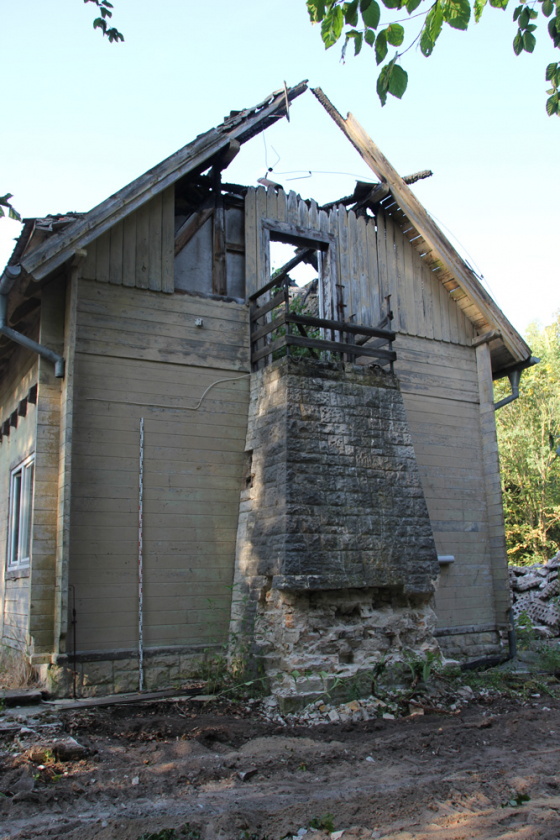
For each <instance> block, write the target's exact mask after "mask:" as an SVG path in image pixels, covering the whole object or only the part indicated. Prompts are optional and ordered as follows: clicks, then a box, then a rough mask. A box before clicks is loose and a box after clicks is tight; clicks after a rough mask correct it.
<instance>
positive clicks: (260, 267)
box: [257, 187, 295, 303]
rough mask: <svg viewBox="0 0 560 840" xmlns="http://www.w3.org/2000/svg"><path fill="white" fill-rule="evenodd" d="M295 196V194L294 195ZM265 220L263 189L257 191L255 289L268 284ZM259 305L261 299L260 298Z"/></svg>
mask: <svg viewBox="0 0 560 840" xmlns="http://www.w3.org/2000/svg"><path fill="white" fill-rule="evenodd" d="M294 195H295V193H294ZM265 218H266V190H265V188H264V187H258V189H257V289H260V288H261V287H262V286H264V285H265V283H268V280H269V276H270V275H269V273H266V266H267V264H268V254H265V251H266V250H267V248H266V246H267V244H268V237H265V236H263V225H262V220H263V219H265ZM260 302H261V303H263V302H264V301H263V299H262V298H261V301H260Z"/></svg>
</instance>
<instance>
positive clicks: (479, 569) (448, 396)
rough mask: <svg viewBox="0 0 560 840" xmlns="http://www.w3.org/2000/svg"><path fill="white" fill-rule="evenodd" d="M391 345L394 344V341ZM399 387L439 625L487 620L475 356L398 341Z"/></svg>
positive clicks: (488, 573) (489, 601)
mask: <svg viewBox="0 0 560 840" xmlns="http://www.w3.org/2000/svg"><path fill="white" fill-rule="evenodd" d="M397 342H398V343H397ZM397 342H395V347H396V348H397V350H398V353H397V362H396V364H395V371H396V373H397V375H398V376H399V379H400V382H401V389H402V392H403V397H404V403H405V408H406V412H407V417H408V422H409V426H410V430H411V434H412V440H413V444H414V451H415V453H416V459H417V461H418V465H419V468H420V474H421V479H422V487H423V490H424V494H425V496H426V501H427V504H428V511H429V514H430V520H431V522H432V527H433V529H434V537H435V541H436V546H437V550H438V554H452V555H454V557H455V563H453V564H452V565H451V566H449V567H447V568H444V569H442V571H441V575H440V582H439V586H438V590H437V593H436V613H437V616H438V623H439V625H440V626H444V627H453V626H463V625H473V624H475V625H476V624H480V625H482V624H489V623H493V622H494V621H495V618H496V617H495V610H494V597H493V579H492V563H491V556H490V545H489V538H490V535H489V531H488V511H487V500H486V480H485V468H484V463H483V450H482V436H481V425H480V405H479V383H478V371H477V363H476V352H475V350H474V349H473V348H469V347H463V346H460V345H457V346H453V345H451V344H446V343H443V342H436V341H430V340H427V339H425V338H424V339H423V338H418V337H415V336H405V335H399V336H398V339H397Z"/></svg>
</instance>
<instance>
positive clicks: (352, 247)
mask: <svg viewBox="0 0 560 840" xmlns="http://www.w3.org/2000/svg"><path fill="white" fill-rule="evenodd" d="M348 267H349V271H350V275H349V277H348V283H347V284H345V286H346V289H347V297H346V298H345V301H344V302H345V303H346V309H345V310H344V312H345V315H346V317H345V320H347V321H350V322H355V323H358V320H359V312H358V310H359V289H358V283H359V280H358V220H357V219H356V214H355V213H354V211H353V210H350V212H349V213H348Z"/></svg>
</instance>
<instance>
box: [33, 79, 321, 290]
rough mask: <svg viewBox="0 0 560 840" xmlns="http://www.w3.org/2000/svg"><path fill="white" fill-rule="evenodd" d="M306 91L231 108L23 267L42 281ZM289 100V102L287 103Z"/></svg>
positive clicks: (298, 89)
mask: <svg viewBox="0 0 560 840" xmlns="http://www.w3.org/2000/svg"><path fill="white" fill-rule="evenodd" d="M306 90H307V79H306V80H304V81H302V82H300V83H299V84H297V85H295V86H294V87H292V88H287V89H286V88H285V87H282V88H281V89H279V90H276V91H274V92H273V93H271V94H270V95H269V96H268V97H267V98H266V99H264V100H263V101H262V102H260V103H259V104H258V105H255V106H253V107H252V108H246V109H244V110H242V111H237V112H232V113H231V114H230V116H229V117H227V118H226V119H225V120H224V122H223V123H221V124H220V125H218V126H216V127H214V128H211V129H210V130H209V131H207V132H205V133H203V134H200V135H198V137H196V138H195V139H194V140H193V141H191V142H190V143H187V145H186V146H183V147H182V148H181V149H179V150H178V151H177V152H174V153H173V154H172V155H170V157H168V158H166V159H165V160H164V161H162V162H161V163H159V164H157V165H156V166H154V167H152V169H149V170H148V171H147V172H145V173H144V174H143V175H141V176H140V177H139V178H136V179H135V180H134V181H132V182H131V183H129V184H127V185H126V186H125V187H123V188H122V189H121V190H118V191H117V192H116V193H114V194H113V195H112V196H110V197H109V198H107V199H106V200H105V201H102V202H101V203H100V204H98V205H97V206H96V207H94V208H93V209H92V210H90V211H89V212H88V213H85V214H84V215H83V217H82V218H80V219H78V220H77V221H76V222H74V223H73V224H71V225H69V226H68V227H67V228H65V229H64V230H63V231H61V233H59V234H56V235H54V236H52V237H50V238H49V240H48V241H47V242H46V243H45V244H44V245H41V246H40V247H38V248H37V249H35V250H33V251H32V252H30V253H29V254H28V255H24V256H23V258H22V259H21V263H20V264H21V266H22V268H23V270H24V271H25V272H26V274H27V275H30V276H32V277H33V278H34V279H35V280H36V281H39V280H43V279H44V278H45V277H47V276H48V275H49V274H50V273H51V272H52V271H54V270H55V269H56V268H59V267H60V266H61V265H62V264H63V263H65V262H66V261H67V260H68V259H70V258H71V257H72V256H73V255H74V252H75V250H76V249H80V248H84V247H85V246H87V245H88V244H89V243H90V242H92V241H93V240H94V239H97V237H98V236H100V235H101V234H102V233H104V232H105V231H106V230H107V229H108V228H109V227H111V226H112V225H113V224H115V223H116V222H117V221H120V220H121V219H124V218H125V217H126V216H128V215H129V214H130V213H132V212H133V211H135V210H137V209H138V208H139V207H141V206H142V205H143V204H144V203H146V202H147V201H149V200H150V199H152V198H153V197H154V196H156V195H158V194H159V193H161V192H163V190H165V189H166V188H167V187H169V186H171V185H172V184H174V183H175V182H176V181H178V180H179V179H180V178H182V177H183V176H184V175H187V174H188V173H189V172H192V171H193V170H196V169H197V168H200V167H201V166H204V165H205V164H206V163H208V165H210V161H211V159H212V158H215V157H216V156H218V155H219V154H220V153H223V152H225V151H226V150H227V149H228V148H229V147H230V145H231V142H232V141H236V142H237V143H239V144H243V143H246V142H247V141H248V140H250V139H251V138H252V137H254V136H255V135H256V134H259V133H260V132H262V131H264V129H265V128H268V127H269V126H270V125H272V124H273V123H274V122H276V121H277V120H279V119H282V118H283V117H284V116H286V114H287V113H288V110H287V109H288V104H289V103H290V102H292V101H293V100H294V99H296V98H297V97H298V96H300V95H301V94H302V93H304V92H305V91H306ZM286 100H287V101H286Z"/></svg>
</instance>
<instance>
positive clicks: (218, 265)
mask: <svg viewBox="0 0 560 840" xmlns="http://www.w3.org/2000/svg"><path fill="white" fill-rule="evenodd" d="M212 188H213V191H214V222H213V227H214V233H213V242H214V261H213V268H212V291H213V292H214V294H215V295H226V294H227V267H226V211H225V208H224V200H223V197H222V178H221V172H220V170H219V169H218V167H217V166H214V167H213V168H212Z"/></svg>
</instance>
